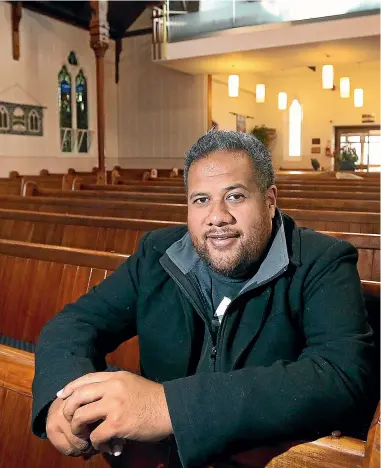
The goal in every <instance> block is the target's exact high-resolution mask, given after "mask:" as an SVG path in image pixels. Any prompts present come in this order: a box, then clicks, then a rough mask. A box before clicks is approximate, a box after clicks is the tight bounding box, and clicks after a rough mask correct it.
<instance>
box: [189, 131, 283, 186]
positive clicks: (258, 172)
mask: <svg viewBox="0 0 381 468" xmlns="http://www.w3.org/2000/svg"><path fill="white" fill-rule="evenodd" d="M216 151H226V152H227V153H230V152H234V153H237V152H244V153H246V154H247V155H248V156H249V157H250V159H251V161H252V163H253V169H254V175H255V178H256V182H257V185H258V187H259V190H260V191H261V192H262V193H265V192H266V190H267V189H268V188H269V187H270V186H271V185H273V184H274V168H273V165H272V161H271V156H270V152H269V150H268V149H267V148H266V146H265V145H264V144H263V143H262V142H261V141H259V140H258V138H256V137H255V136H254V135H252V134H250V133H242V132H234V131H232V130H215V129H212V130H210V131H209V132H208V133H206V134H205V135H203V136H202V137H201V138H199V139H198V140H197V141H196V143H194V144H193V145H192V147H191V148H190V149H189V151H187V152H186V153H185V162H184V183H185V188H186V189H188V172H189V168H190V166H191V165H192V163H194V162H195V161H199V160H200V159H203V158H206V157H207V156H208V155H210V154H211V153H214V152H216Z"/></svg>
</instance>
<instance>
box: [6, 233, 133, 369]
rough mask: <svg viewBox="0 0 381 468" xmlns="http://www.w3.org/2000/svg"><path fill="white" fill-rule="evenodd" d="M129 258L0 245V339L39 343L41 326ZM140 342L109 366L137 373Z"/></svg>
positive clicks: (117, 354)
mask: <svg viewBox="0 0 381 468" xmlns="http://www.w3.org/2000/svg"><path fill="white" fill-rule="evenodd" d="M127 258H128V256H127V255H121V254H116V253H108V252H95V251H91V250H84V249H73V248H67V247H57V246H52V245H42V244H32V243H27V242H18V241H8V240H4V239H0V284H1V298H0V335H5V336H9V337H12V338H14V339H17V340H21V341H24V342H28V343H36V341H37V338H38V336H39V334H40V332H41V329H42V327H43V325H44V324H45V323H46V322H47V321H48V320H49V319H50V318H52V317H53V316H54V315H56V314H57V313H58V312H59V311H60V310H61V309H62V308H63V307H64V306H65V305H66V304H68V303H69V302H73V301H75V300H76V299H78V298H79V297H80V296H82V295H83V294H85V293H86V292H87V291H89V290H90V289H91V288H92V287H93V286H95V285H97V284H98V283H99V282H100V281H102V280H103V279H104V278H106V277H107V276H108V275H109V274H111V273H112V272H113V271H114V270H116V268H118V266H120V265H121V264H122V262H124V261H125V260H126V259H127ZM136 353H137V344H136V339H133V340H129V341H127V342H125V343H123V344H122V345H121V346H120V347H119V348H118V349H117V350H116V351H115V352H114V353H111V354H110V356H109V361H108V362H110V363H112V364H114V365H117V366H119V367H122V368H125V369H130V370H132V371H134V372H136V371H138V369H137V368H136V367H134V366H136V362H137V360H136Z"/></svg>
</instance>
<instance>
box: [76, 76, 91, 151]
mask: <svg viewBox="0 0 381 468" xmlns="http://www.w3.org/2000/svg"><path fill="white" fill-rule="evenodd" d="M75 93H76V102H77V109H76V110H77V129H78V137H77V138H78V141H77V144H78V151H79V152H80V153H87V143H88V135H87V130H88V129H89V116H88V104H87V81H86V77H85V75H84V74H83V71H82V70H80V71H79V73H78V75H77V76H76V78H75Z"/></svg>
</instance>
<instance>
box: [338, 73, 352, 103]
mask: <svg viewBox="0 0 381 468" xmlns="http://www.w3.org/2000/svg"><path fill="white" fill-rule="evenodd" d="M350 95H351V82H350V79H349V78H348V77H347V76H344V77H343V78H340V97H342V98H349V96H350Z"/></svg>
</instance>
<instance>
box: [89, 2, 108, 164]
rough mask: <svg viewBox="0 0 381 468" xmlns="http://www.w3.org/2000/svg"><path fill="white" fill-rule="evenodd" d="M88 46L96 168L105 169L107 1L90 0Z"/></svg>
mask: <svg viewBox="0 0 381 468" xmlns="http://www.w3.org/2000/svg"><path fill="white" fill-rule="evenodd" d="M90 4H91V9H92V14H91V20H90V46H91V48H92V49H93V50H94V53H95V60H96V67H97V136H98V168H99V170H100V171H102V172H103V171H104V170H105V100H104V81H105V64H104V56H105V53H106V50H107V49H108V46H109V40H110V34H109V24H108V21H107V11H108V1H107V0H100V1H91V2H90Z"/></svg>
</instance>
